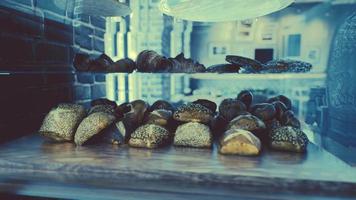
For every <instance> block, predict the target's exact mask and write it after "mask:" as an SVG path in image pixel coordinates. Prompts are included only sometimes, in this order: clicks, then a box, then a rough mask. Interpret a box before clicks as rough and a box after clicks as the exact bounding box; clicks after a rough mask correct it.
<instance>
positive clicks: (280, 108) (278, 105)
mask: <svg viewBox="0 0 356 200" xmlns="http://www.w3.org/2000/svg"><path fill="white" fill-rule="evenodd" d="M272 105H273V106H274V108H275V110H276V118H277V119H278V120H281V119H282V116H283V114H284V113H285V112H286V111H287V110H288V109H287V106H286V105H284V103H283V102H281V101H274V102H272Z"/></svg>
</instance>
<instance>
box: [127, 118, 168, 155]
mask: <svg viewBox="0 0 356 200" xmlns="http://www.w3.org/2000/svg"><path fill="white" fill-rule="evenodd" d="M170 138H171V135H170V133H169V132H168V131H167V129H165V128H163V127H162V126H158V125H155V124H146V125H143V126H140V127H138V128H137V129H136V130H135V131H134V132H133V133H132V134H131V138H130V140H129V145H130V146H132V147H140V148H151V149H152V148H158V147H162V146H164V145H166V144H168V143H169V142H170Z"/></svg>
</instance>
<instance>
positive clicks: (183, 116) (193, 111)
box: [173, 103, 214, 124]
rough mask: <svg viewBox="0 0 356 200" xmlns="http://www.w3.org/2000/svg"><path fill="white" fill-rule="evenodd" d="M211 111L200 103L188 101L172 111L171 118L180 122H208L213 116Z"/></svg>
mask: <svg viewBox="0 0 356 200" xmlns="http://www.w3.org/2000/svg"><path fill="white" fill-rule="evenodd" d="M213 117H214V116H213V112H212V111H211V110H209V109H208V108H206V107H204V106H202V105H200V104H194V103H189V104H185V105H182V106H180V107H178V109H177V111H175V112H174V114H173V118H174V119H175V120H177V121H180V122H200V123H205V124H207V123H209V122H210V121H211V120H212V118H213Z"/></svg>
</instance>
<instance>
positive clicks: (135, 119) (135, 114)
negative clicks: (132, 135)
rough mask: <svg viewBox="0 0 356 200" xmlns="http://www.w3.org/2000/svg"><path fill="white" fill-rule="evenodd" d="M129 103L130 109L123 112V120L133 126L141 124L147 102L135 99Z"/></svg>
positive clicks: (147, 106)
mask: <svg viewBox="0 0 356 200" xmlns="http://www.w3.org/2000/svg"><path fill="white" fill-rule="evenodd" d="M129 105H130V106H131V111H130V112H127V113H125V114H124V121H128V123H130V124H131V125H133V126H139V125H141V124H142V122H143V119H144V117H145V114H146V112H147V111H148V109H149V105H148V103H146V102H145V101H143V100H135V101H132V102H131V103H130V104H129Z"/></svg>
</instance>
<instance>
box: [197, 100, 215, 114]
mask: <svg viewBox="0 0 356 200" xmlns="http://www.w3.org/2000/svg"><path fill="white" fill-rule="evenodd" d="M192 103H195V104H200V105H202V106H204V107H206V108H208V109H210V110H211V111H212V112H213V113H215V111H216V107H217V105H216V103H214V102H212V101H209V100H207V99H198V100H196V101H193V102H192Z"/></svg>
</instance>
